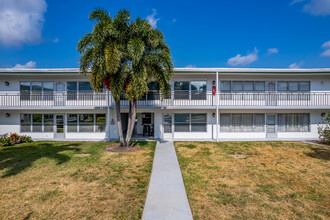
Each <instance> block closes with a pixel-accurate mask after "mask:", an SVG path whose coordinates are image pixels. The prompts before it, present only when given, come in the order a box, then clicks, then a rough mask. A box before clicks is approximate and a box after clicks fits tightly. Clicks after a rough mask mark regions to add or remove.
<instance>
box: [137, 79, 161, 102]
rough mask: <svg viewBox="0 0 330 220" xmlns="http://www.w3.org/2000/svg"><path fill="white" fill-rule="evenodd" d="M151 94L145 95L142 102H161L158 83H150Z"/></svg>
mask: <svg viewBox="0 0 330 220" xmlns="http://www.w3.org/2000/svg"><path fill="white" fill-rule="evenodd" d="M148 88H149V92H148V93H146V95H144V96H143V97H142V98H141V100H159V99H160V95H159V91H158V85H157V82H150V83H148Z"/></svg>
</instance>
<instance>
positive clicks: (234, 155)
mask: <svg viewBox="0 0 330 220" xmlns="http://www.w3.org/2000/svg"><path fill="white" fill-rule="evenodd" d="M228 156H229V157H232V158H235V159H245V158H247V157H248V155H246V154H229V155H228Z"/></svg>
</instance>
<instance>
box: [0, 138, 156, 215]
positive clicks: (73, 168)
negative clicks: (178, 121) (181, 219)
mask: <svg viewBox="0 0 330 220" xmlns="http://www.w3.org/2000/svg"><path fill="white" fill-rule="evenodd" d="M137 144H138V145H140V146H141V147H142V150H140V151H136V152H128V153H110V152H106V151H105V150H104V148H105V146H106V145H109V143H105V142H34V143H31V144H22V145H17V146H14V147H6V148H0V183H1V184H0V198H1V199H0V219H140V218H141V216H142V211H143V206H144V203H145V199H146V195H147V188H148V183H149V178H150V173H151V168H152V161H153V155H154V150H155V146H156V143H155V142H139V143H137ZM75 154H90V156H88V157H76V156H75Z"/></svg>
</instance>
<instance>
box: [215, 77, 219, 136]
mask: <svg viewBox="0 0 330 220" xmlns="http://www.w3.org/2000/svg"><path fill="white" fill-rule="evenodd" d="M218 87H219V73H218V72H216V85H215V91H216V92H215V95H216V99H217V101H216V121H217V125H216V129H215V130H216V142H218V136H219V88H218Z"/></svg>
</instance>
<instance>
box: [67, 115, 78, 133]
mask: <svg viewBox="0 0 330 220" xmlns="http://www.w3.org/2000/svg"><path fill="white" fill-rule="evenodd" d="M67 120H68V132H77V131H78V115H77V114H68V119H67Z"/></svg>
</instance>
